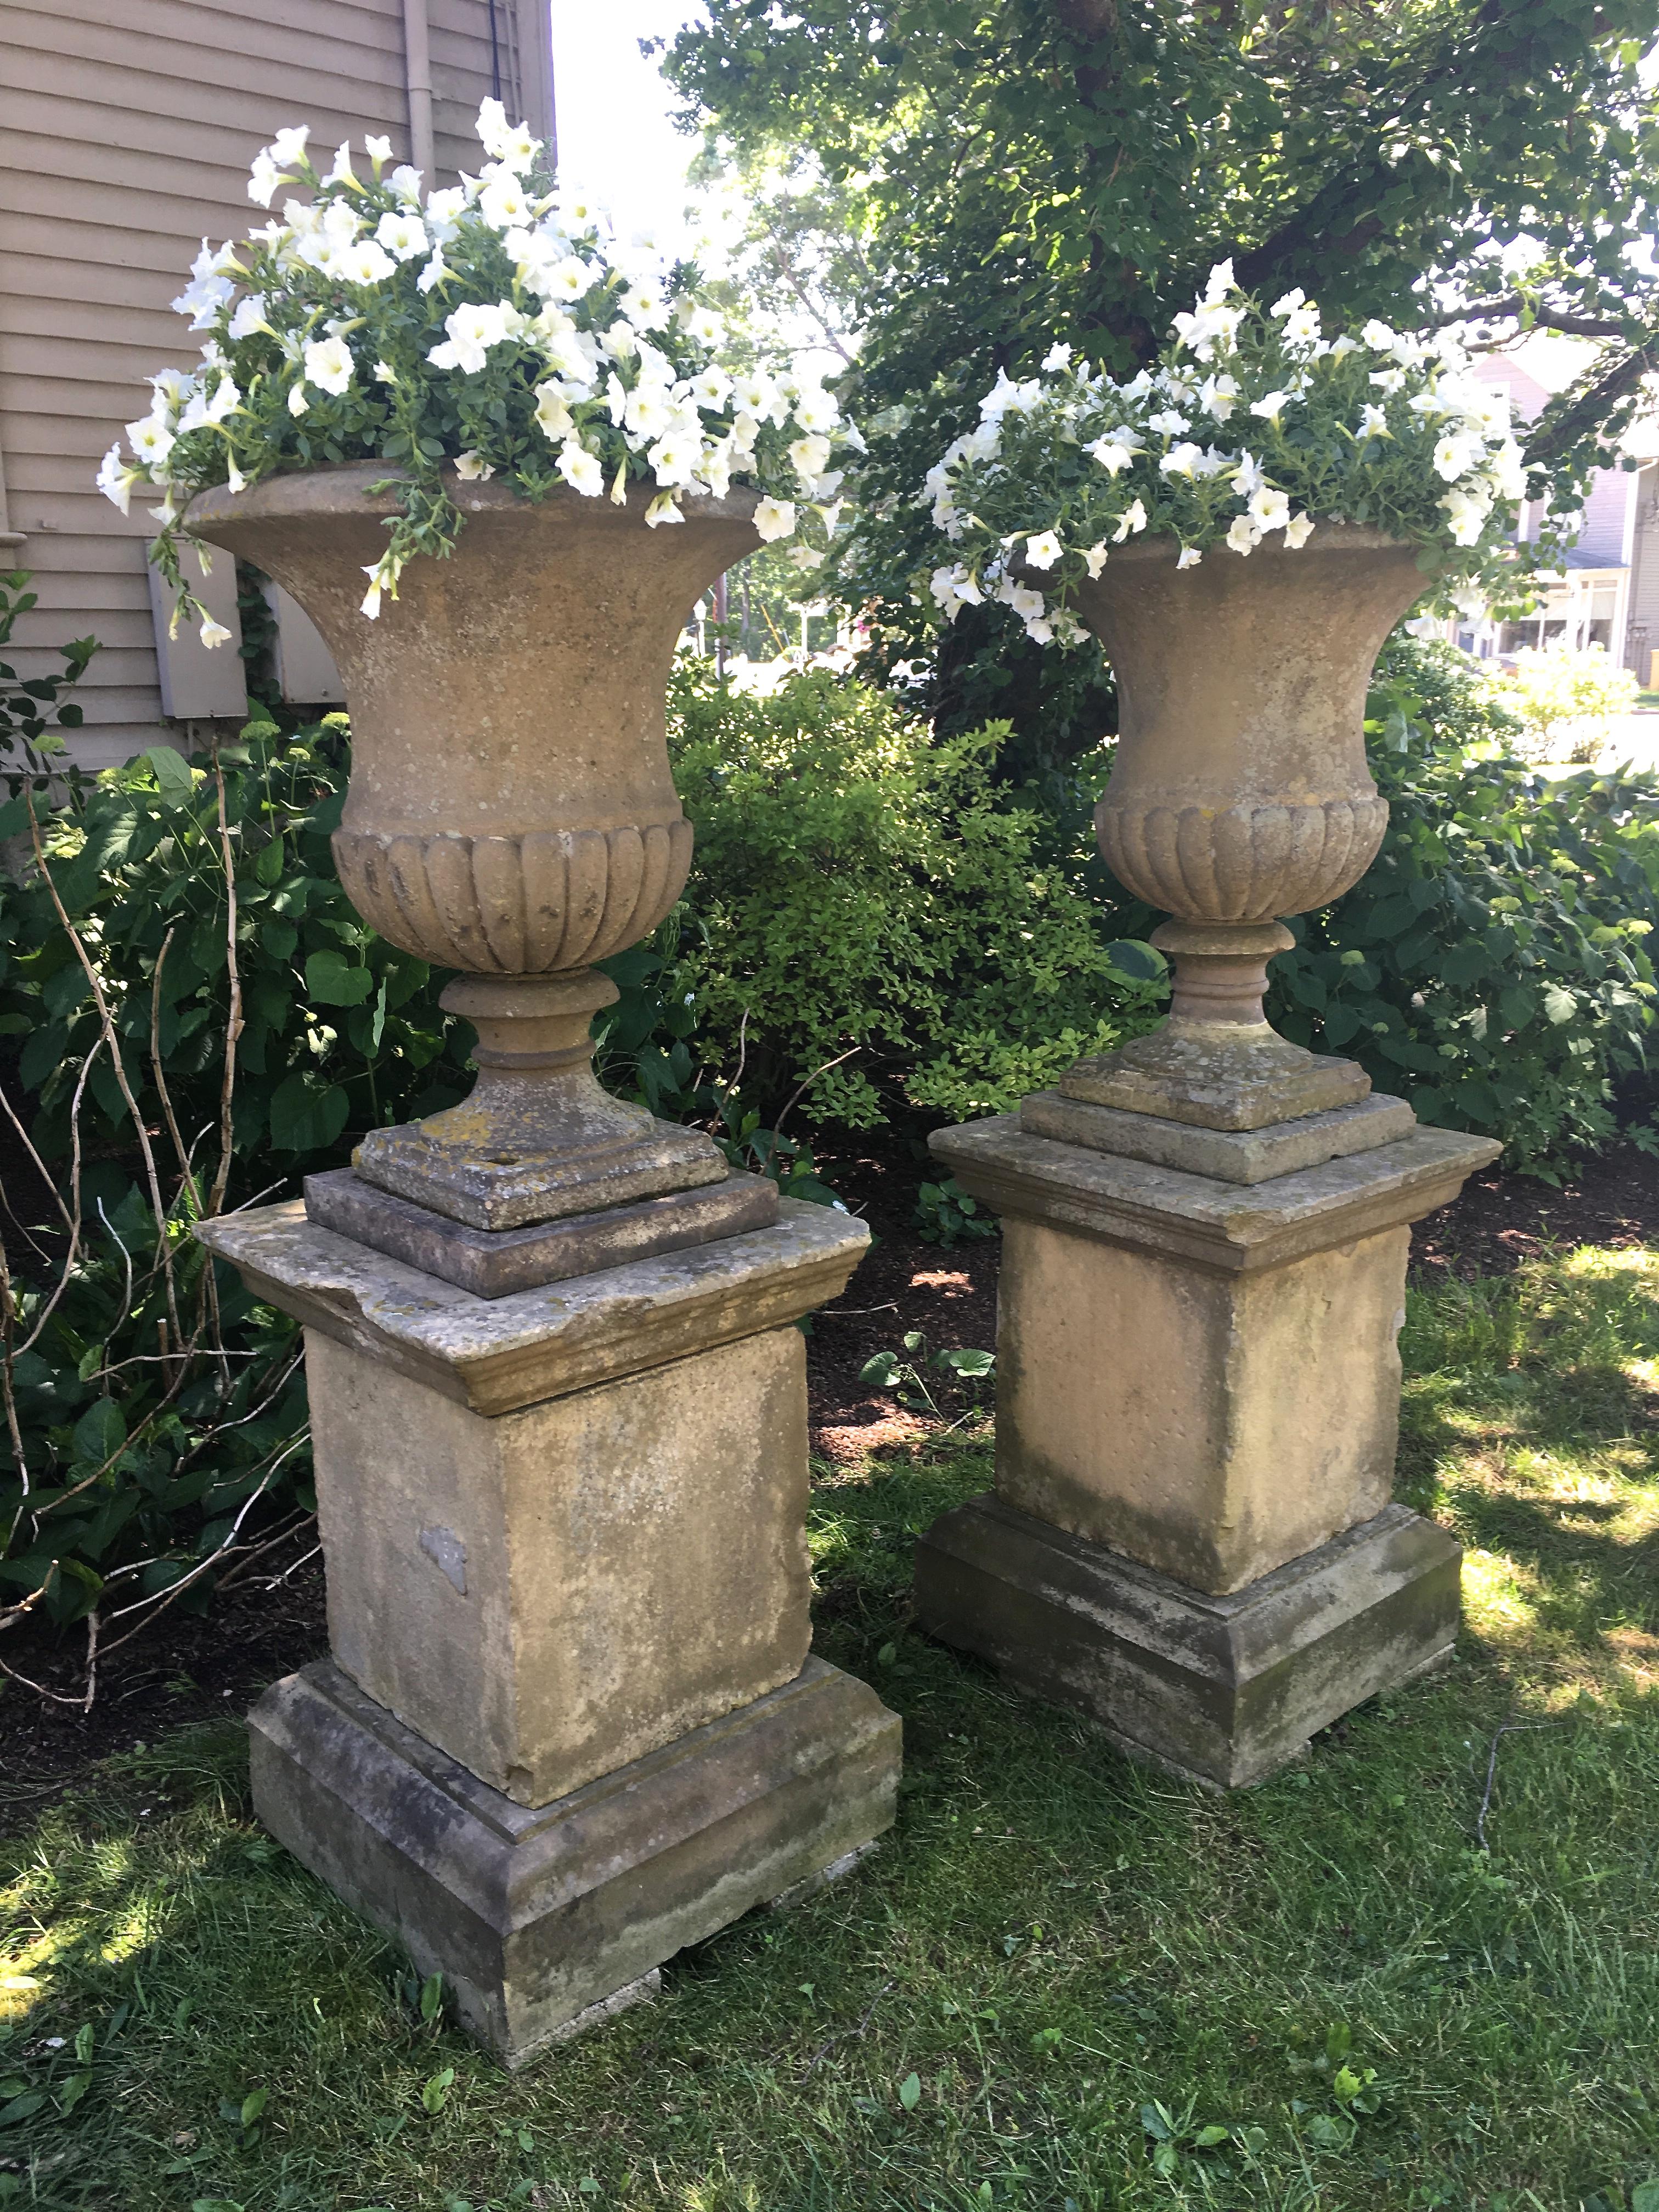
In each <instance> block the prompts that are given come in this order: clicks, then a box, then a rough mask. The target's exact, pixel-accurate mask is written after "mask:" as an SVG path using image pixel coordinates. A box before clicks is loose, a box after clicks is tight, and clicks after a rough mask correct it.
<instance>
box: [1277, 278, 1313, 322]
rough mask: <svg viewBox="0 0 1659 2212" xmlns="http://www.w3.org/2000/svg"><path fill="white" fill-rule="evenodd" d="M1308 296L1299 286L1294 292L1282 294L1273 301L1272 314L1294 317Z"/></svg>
mask: <svg viewBox="0 0 1659 2212" xmlns="http://www.w3.org/2000/svg"><path fill="white" fill-rule="evenodd" d="M1307 296H1308V295H1307V294H1306V293H1305V292H1304V290H1303V289H1302V288H1301V286H1300V285H1299V284H1298V285H1297V288H1296V289H1295V291H1293V292H1281V293H1280V295H1279V297H1278V299H1276V300H1275V301H1273V307H1272V310H1271V312H1272V313H1273V314H1274V315H1275V316H1281V317H1282V316H1285V315H1293V314H1294V313H1296V311H1297V308H1298V307H1300V306H1301V305H1302V303H1303V301H1304V300H1305V299H1306V298H1307Z"/></svg>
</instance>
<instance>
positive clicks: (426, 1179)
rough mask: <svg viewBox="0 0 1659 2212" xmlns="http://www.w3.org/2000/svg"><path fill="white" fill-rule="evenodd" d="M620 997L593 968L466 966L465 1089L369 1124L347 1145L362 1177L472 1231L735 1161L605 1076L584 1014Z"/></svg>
mask: <svg viewBox="0 0 1659 2212" xmlns="http://www.w3.org/2000/svg"><path fill="white" fill-rule="evenodd" d="M616 997H617V987H616V986H615V984H614V983H612V982H611V980H610V978H609V977H608V976H605V975H600V974H599V972H598V970H597V969H592V968H586V969H578V970H577V971H576V972H575V973H574V974H572V975H514V976H505V975H503V976H494V975H489V976H485V975H465V976H461V977H459V978H458V980H457V981H454V982H453V983H451V984H450V985H449V986H448V987H447V989H446V990H445V992H444V994H443V997H442V999H441V1001H440V1003H441V1005H442V1006H444V1007H445V1008H446V1010H447V1012H450V1013H454V1014H461V1015H464V1016H465V1018H467V1019H468V1020H469V1021H471V1022H472V1023H473V1024H475V1025H476V1027H477V1032H478V1042H477V1047H476V1048H475V1052H474V1057H475V1058H476V1060H477V1063H478V1080H477V1086H476V1087H475V1089H474V1090H473V1091H472V1093H471V1096H470V1097H467V1098H465V1099H464V1100H463V1101H462V1102H461V1103H460V1104H459V1106H452V1107H451V1108H450V1109H448V1111H447V1112H446V1113H442V1114H434V1115H430V1116H429V1117H428V1119H427V1120H426V1121H410V1122H405V1123H403V1124H402V1125H400V1126H399V1127H396V1128H391V1129H374V1130H371V1131H370V1132H369V1133H368V1136H366V1137H365V1138H364V1139H363V1140H362V1144H361V1145H360V1146H358V1147H357V1149H356V1152H354V1153H353V1155H352V1165H353V1167H354V1168H355V1169H356V1171H357V1174H358V1175H359V1176H361V1177H362V1180H363V1181H364V1182H369V1183H373V1184H375V1185H376V1186H378V1188H380V1189H381V1190H388V1191H391V1192H392V1193H394V1194H395V1195H396V1196H398V1197H399V1198H405V1199H409V1200H412V1202H413V1203H414V1204H415V1205H416V1206H426V1207H428V1209H429V1210H430V1211H431V1212H434V1213H439V1214H442V1215H444V1216H446V1217H447V1218H448V1219H450V1220H452V1221H460V1222H465V1224H466V1225H468V1227H470V1228H473V1229H494V1230H507V1229H524V1228H527V1227H529V1226H530V1225H532V1224H533V1223H536V1222H542V1221H557V1220H562V1219H563V1218H566V1217H567V1216H568V1215H570V1214H578V1213H580V1214H587V1213H594V1212H599V1211H601V1210H602V1209H604V1208H605V1207H607V1206H629V1205H632V1204H634V1203H635V1202H636V1201H637V1200H641V1199H647V1198H657V1197H660V1196H662V1195H663V1194H665V1193H668V1192H671V1191H684V1190H694V1189H696V1188H698V1187H699V1186H700V1185H702V1184H705V1183H714V1182H721V1181H723V1180H724V1178H725V1177H726V1175H727V1174H728V1173H729V1172H730V1170H728V1168H727V1166H726V1160H725V1158H724V1157H723V1155H722V1154H721V1152H720V1149H719V1147H718V1146H716V1145H715V1144H714V1140H713V1139H712V1138H710V1137H709V1136H708V1135H707V1134H706V1133H704V1132H703V1131H702V1130H701V1129H686V1128H682V1127H678V1125H677V1124H675V1123H673V1122H670V1121H658V1120H657V1119H656V1117H655V1116H654V1115H651V1114H648V1113H647V1111H646V1110H645V1109H644V1108H643V1107H642V1106H630V1105H629V1104H628V1103H626V1102H625V1101H624V1100H623V1099H620V1098H613V1097H611V1094H610V1093H609V1092H608V1091H604V1090H602V1089H601V1088H600V1086H599V1082H598V1080H597V1079H596V1078H595V1076H594V1073H593V1070H592V1064H591V1059H592V1042H591V1040H590V1038H589V1036H588V1024H589V1023H590V1021H591V1019H592V1016H593V1014H594V1013H595V1012H598V1010H599V1008H600V1007H602V1006H609V1005H610V1004H611V1003H612V1001H613V1000H615V999H616Z"/></svg>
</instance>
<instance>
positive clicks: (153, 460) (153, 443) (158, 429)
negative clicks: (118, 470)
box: [127, 415, 173, 483]
mask: <svg viewBox="0 0 1659 2212" xmlns="http://www.w3.org/2000/svg"><path fill="white" fill-rule="evenodd" d="M127 443H128V445H129V446H131V448H132V457H133V459H135V460H136V461H137V462H139V463H141V464H142V465H143V467H144V469H145V470H147V471H148V472H149V474H150V475H151V476H152V477H155V471H157V469H159V468H161V467H164V466H165V465H166V463H167V455H168V454H169V453H171V452H172V451H173V433H172V431H171V430H169V429H168V428H167V424H166V423H165V422H162V421H161V418H160V416H155V415H147V416H144V417H143V419H142V420H140V421H139V422H129V423H128V424H127ZM156 481H157V483H160V481H161V478H160V477H156Z"/></svg>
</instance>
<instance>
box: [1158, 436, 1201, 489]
mask: <svg viewBox="0 0 1659 2212" xmlns="http://www.w3.org/2000/svg"><path fill="white" fill-rule="evenodd" d="M1203 459H1204V448H1203V447H1201V446H1194V444H1192V442H1191V441H1189V440H1188V441H1182V444H1180V445H1178V446H1171V447H1170V450H1169V452H1168V453H1165V455H1164V459H1162V460H1161V461H1160V462H1159V463H1158V469H1159V471H1160V472H1161V473H1162V474H1163V475H1164V476H1166V477H1186V478H1187V480H1188V483H1190V482H1191V481H1192V479H1193V477H1194V475H1195V474H1196V473H1197V472H1198V470H1199V467H1200V465H1201V464H1202V462H1203Z"/></svg>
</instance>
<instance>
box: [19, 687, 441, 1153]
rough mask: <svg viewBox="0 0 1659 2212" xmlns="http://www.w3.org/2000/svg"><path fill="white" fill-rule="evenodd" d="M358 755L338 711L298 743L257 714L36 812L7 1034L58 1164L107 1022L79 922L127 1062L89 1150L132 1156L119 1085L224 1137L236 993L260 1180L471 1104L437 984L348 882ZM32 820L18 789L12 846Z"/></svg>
mask: <svg viewBox="0 0 1659 2212" xmlns="http://www.w3.org/2000/svg"><path fill="white" fill-rule="evenodd" d="M346 764H347V744H346V737H345V727H344V722H343V718H339V717H331V719H330V720H328V721H326V722H325V723H323V724H321V725H319V726H318V727H316V728H314V729H311V730H307V731H302V732H299V733H298V734H296V735H294V736H290V737H285V736H283V734H282V733H281V732H279V731H278V730H277V728H276V726H275V725H274V724H271V723H267V722H252V723H250V724H249V725H248V726H247V728H246V730H245V731H244V732H242V737H241V740H240V743H239V744H235V745H233V746H228V747H221V748H219V749H218V750H216V753H214V754H213V755H211V756H206V755H204V756H201V757H198V759H197V763H196V764H195V765H194V766H192V765H191V764H190V763H187V762H186V761H185V760H184V759H183V758H182V757H180V756H179V754H177V753H175V752H172V751H169V750H166V749H165V748H161V747H158V748H156V749H155V750H153V751H151V752H149V753H147V754H144V755H143V756H142V757H140V758H139V759H137V761H134V762H132V763H130V764H129V765H128V766H127V767H125V768H124V769H116V770H112V771H109V772H106V774H104V775H100V776H98V777H96V778H94V779H91V780H88V781H83V782H82V784H80V786H79V787H77V788H76V790H75V791H74V792H73V793H71V803H70V805H68V806H67V807H66V808H64V810H62V811H59V812H58V813H56V814H45V813H44V812H43V813H42V816H41V819H40V824H39V834H40V852H41V858H42V860H43V861H44V864H45V866H44V870H43V871H36V872H31V873H30V874H29V875H28V876H27V879H26V880H25V881H23V882H22V883H21V884H0V931H3V942H4V947H5V950H4V952H3V955H0V1033H4V1034H8V1035H11V1036H17V1037H19V1038H21V1040H22V1042H21V1049H20V1051H19V1054H18V1073H19V1075H20V1078H21V1081H22V1084H23V1085H24V1088H25V1089H26V1090H27V1091H31V1092H33V1094H34V1095H35V1097H36V1099H37V1100H38V1104H39V1111H38V1114H37V1117H36V1120H35V1123H34V1127H33V1134H34V1138H35V1141H36V1142H37V1144H39V1145H40V1148H41V1151H42V1152H43V1153H44V1154H45V1156H46V1158H48V1159H61V1158H65V1157H67V1155H68V1154H69V1152H70V1149H71V1145H72V1142H73V1136H74V1117H73V1115H72V1112H71V1108H72V1105H73V1102H74V1098H75V1094H76V1086H77V1085H78V1083H79V1080H80V1070H81V1067H82V1062H83V1060H84V1059H85V1056H86V1054H87V1053H88V1050H89V1049H90V1048H91V1046H92V1043H93V1042H94V1039H95V1037H96V1036H97V1035H98V1032H99V1026H100V1018H99V1012H98V1009H97V1007H96V1006H95V1004H94V997H93V990H92V985H91V982H90V981H89V979H88V975H87V974H86V972H85V970H84V969H83V967H82V963H81V961H80V959H79V957H77V955H76V950H75V946H74V943H73V940H72V939H71V938H70V935H69V933H68V932H67V930H66V927H65V924H66V923H69V924H73V925H74V927H76V929H77V930H78V931H79V932H80V933H82V937H83V938H84V939H85V941H86V942H87V944H88V945H89V946H92V947H94V949H95V964H96V968H97V972H98V975H99V978H100V983H101V987H102V988H103V990H104V992H105V993H106V995H107V997H108V1000H109V1002H110V1006H111V1012H112V1020H113V1024H114V1030H115V1033H116V1036H118V1039H119V1043H120V1052H121V1061H122V1070H121V1074H120V1075H118V1074H117V1073H116V1070H115V1067H114V1066H113V1064H112V1060H111V1059H110V1057H109V1056H108V1055H107V1054H106V1055H104V1056H103V1057H101V1058H100V1059H97V1060H94V1064H93V1066H92V1067H91V1071H90V1073H89V1074H88V1079H87V1085H86V1090H87V1098H86V1099H85V1100H83V1102H82V1114H83V1115H87V1116H88V1118H85V1119H83V1121H82V1135H83V1137H84V1138H85V1139H88V1141H89V1142H91V1143H92V1144H93V1145H94V1147H95V1148H96V1147H101V1148H104V1149H110V1148H117V1149H119V1148H130V1147H131V1145H132V1143H133V1141H134V1129H133V1122H132V1116H131V1111H130V1109H129V1106H128V1103H127V1095H126V1094H127V1093H128V1092H130V1093H131V1097H132V1100H133V1101H134V1102H135V1103H136V1105H137V1110H138V1114H139V1115H140V1118H141V1119H142V1120H143V1121H145V1122H147V1123H153V1124H156V1125H160V1124H161V1123H163V1122H164V1121H167V1119H168V1117H169V1114H170V1115H171V1117H172V1118H173V1120H176V1121H177V1124H178V1126H179V1130H180V1132H181V1133H182V1135H183V1139H184V1142H185V1146H186V1148H187V1149H188V1148H191V1147H193V1146H195V1145H196V1144H197V1141H198V1139H199V1138H200V1136H201V1133H203V1132H204V1131H208V1130H216V1128H217V1127H218V1124H219V1121H220V1118H221V1108H222V1100H223V1097H224V1094H225V1091H226V1085H227V1067H228V1065H229V1067H230V1076H229V1080H230V1083H231V1089H232V1121H231V1134H232V1149H233V1151H234V1154H235V1155H236V1156H237V1157H238V1158H241V1159H242V1160H244V1161H246V1162H247V1163H249V1164H250V1166H251V1167H252V1166H255V1165H256V1164H257V1171H258V1176H259V1179H260V1181H261V1182H270V1180H271V1179H272V1172H273V1170H274V1173H275V1175H276V1176H278V1177H281V1176H292V1175H294V1174H295V1173H297V1172H299V1171H301V1170H303V1169H304V1168H306V1167H307V1166H309V1165H313V1164H318V1163H319V1162H320V1161H323V1160H326V1159H331V1158H333V1157H334V1156H335V1153H336V1151H337V1147H338V1146H339V1145H340V1144H341V1142H342V1140H343V1139H344V1138H345V1137H346V1136H347V1135H348V1133H359V1132H361V1131H362V1130H364V1129H366V1128H370V1127H375V1126H377V1125H379V1124H380V1123H383V1122H386V1121H402V1120H406V1119H408V1118H409V1117H410V1115H416V1114H422V1113H430V1112H434V1111H436V1110H437V1109H438V1108H439V1107H440V1106H443V1105H447V1104H452V1103H454V1101H455V1100H457V1099H458V1098H459V1097H461V1096H462V1095H463V1094H464V1092H465V1090H466V1088H467V1079H466V1077H465V1073H464V1072H463V1071H464V1068H465V1060H466V1057H467V1054H468V1052H469V1051H470V1049H471V1031H470V1030H467V1029H465V1027H464V1026H462V1025H460V1024H454V1023H451V1022H448V1021H447V1020H446V1018H445V1017H444V1016H443V1015H442V1014H441V1013H440V1012H439V1011H438V1008H437V1004H436V999H437V991H438V988H439V987H440V984H441V981H442V980H443V978H441V977H438V978H434V977H433V976H432V975H431V974H430V973H429V972H428V969H427V967H426V965H425V963H423V962H422V961H419V960H416V959H414V958H413V957H411V956H410V954H408V953H406V952H401V951H398V948H397V947H396V946H395V945H388V944H387V943H386V941H385V940H384V939H381V938H379V937H377V936H375V934H374V932H373V931H372V930H371V929H369V928H368V927H367V925H366V924H364V923H363V922H362V921H359V920H358V918H357V916H356V914H355V913H354V911H353V910H352V908H351V906H350V904H349V902H348V901H347V899H346V896H345V894H344V893H343V891H342V890H341V889H340V886H339V883H338V880H337V878H336V876H335V873H334V865H333V860H332V859H331V854H330V852H329V842H328V840H329V833H330V832H331V830H332V829H334V827H335V825H336V824H337V822H338V820H339V817H340V809H341V806H342V805H343V801H344V793H345V782H346ZM27 829H28V804H27V799H26V798H22V797H20V798H18V799H15V800H13V801H12V802H11V803H10V804H9V805H8V806H7V807H5V808H4V810H3V811H0V836H16V835H19V834H21V833H24V832H27ZM233 951H234V976H233V972H232V956H233ZM233 1005H234V1007H235V1015H234V1018H235V1019H236V1020H237V1021H238V1022H239V1023H240V1028H239V1030H238V1032H237V1036H236V1039H235V1050H234V1054H232V1055H231V1056H230V1060H229V1063H228V1060H227V1050H226V1047H227V1031H228V1026H229V1024H230V1023H231V1021H232V1019H233ZM124 1079H125V1088H124ZM163 1085H165V1092H166V1095H165V1096H164V1095H163ZM88 1102H89V1108H88Z"/></svg>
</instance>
